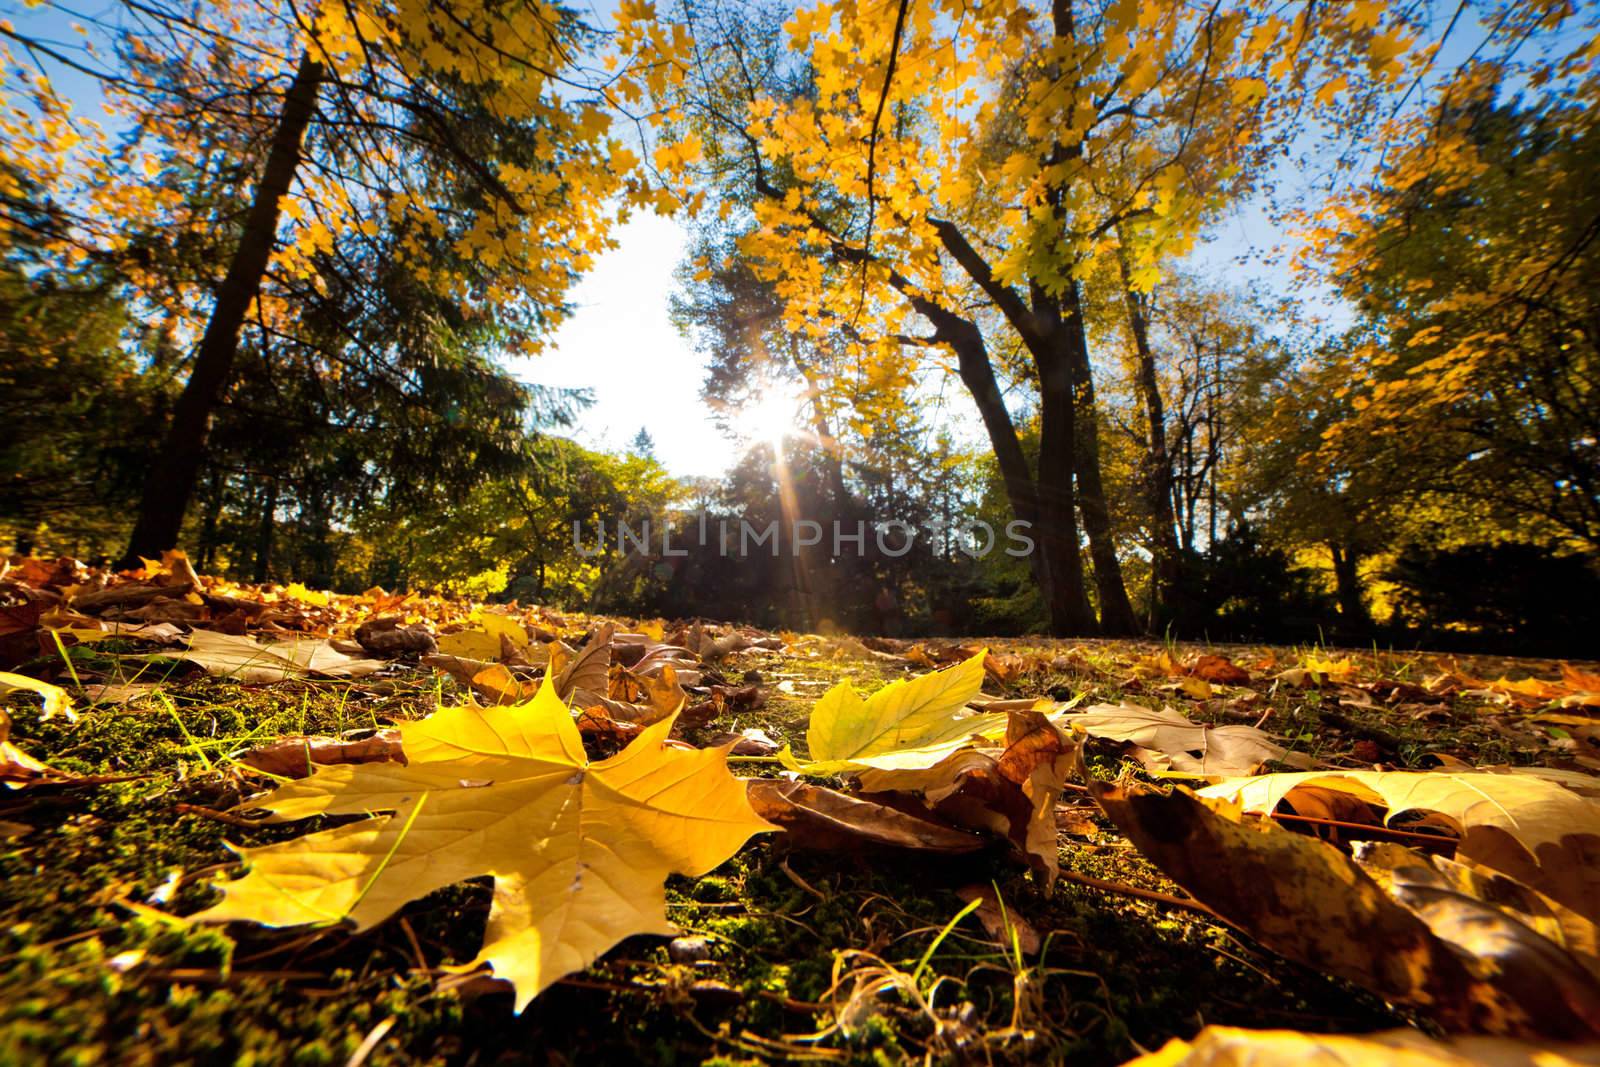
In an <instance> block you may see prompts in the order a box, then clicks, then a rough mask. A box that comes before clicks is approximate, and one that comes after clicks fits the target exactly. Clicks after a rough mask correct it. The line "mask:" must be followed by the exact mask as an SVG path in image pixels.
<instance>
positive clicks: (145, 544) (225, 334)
mask: <svg viewBox="0 0 1600 1067" xmlns="http://www.w3.org/2000/svg"><path fill="white" fill-rule="evenodd" d="M322 78H323V69H322V65H321V64H319V63H317V62H315V61H313V60H312V59H311V57H310V56H302V57H301V59H300V66H299V68H298V69H297V70H296V71H295V76H294V81H293V82H292V83H290V85H289V91H288V93H287V94H286V95H285V96H284V100H283V111H282V113H281V114H280V115H279V116H278V128H277V130H276V131H275V132H274V133H273V137H272V146H271V148H270V149H269V150H268V152H267V161H266V165H265V166H264V167H263V168H262V171H261V182H260V184H259V185H257V186H256V192H255V199H254V200H253V201H251V204H250V211H249V214H248V215H247V216H246V217H245V222H244V230H243V232H242V233H241V234H240V236H239V245H238V247H237V248H236V249H235V250H234V253H233V261H232V262H231V263H229V264H228V273H227V274H226V276H224V278H223V279H222V285H221V286H220V287H219V288H218V290H217V300H216V304H215V305H214V306H213V307H212V309H211V319H210V321H209V322H207V323H206V331H205V334H204V335H203V336H202V337H201V339H200V347H199V348H198V349H196V351H195V356H194V366H193V368H192V369H191V370H190V372H189V380H188V382H187V383H186V384H185V385H184V387H183V393H182V394H181V395H180V396H179V397H178V402H177V404H176V405H175V406H174V408H173V411H172V422H171V424H170V425H169V426H168V428H167V434H166V438H165V439H164V440H163V442H162V445H161V451H160V452H158V453H157V454H156V456H155V460H154V462H153V463H152V464H151V466H150V473H149V476H148V478H147V479H146V481H145V486H144V495H143V496H142V497H141V499H140V501H139V517H138V520H137V521H136V522H135V523H134V527H133V534H132V535H131V536H130V538H129V540H128V550H127V552H126V553H125V554H124V556H123V559H122V564H121V565H122V566H124V567H126V566H134V565H137V563H138V559H139V557H140V556H146V557H149V558H151V559H158V558H160V556H161V553H162V552H163V551H165V550H166V549H169V548H176V547H177V544H178V535H179V531H180V530H181V528H182V526H183V516H184V512H185V511H187V510H188V507H189V499H190V497H192V496H193V495H194V486H195V480H196V478H197V477H198V475H199V471H200V463H201V460H202V459H203V457H204V454H205V447H206V436H207V434H208V433H209V432H210V424H211V413H212V410H213V409H214V408H215V407H216V405H217V403H218V401H219V400H220V399H221V398H222V395H223V393H224V391H225V390H226V389H227V386H228V380H229V378H230V377H231V376H232V372H233V360H234V356H235V354H236V353H237V352H238V349H239V330H240V328H241V327H242V326H243V324H244V317H245V314H246V312H248V311H249V309H250V305H251V303H252V302H253V301H254V300H255V298H256V295H257V293H258V292H259V291H260V289H261V279H262V278H263V277H264V276H265V274H266V270H267V260H268V259H269V258H270V257H271V255H272V246H273V242H274V240H275V238H276V235H277V231H278V216H279V211H280V208H281V205H282V202H283V198H284V196H285V195H286V194H287V193H288V191H289V186H290V184H291V183H292V182H293V181H294V175H295V171H296V170H297V169H298V167H299V165H300V143H301V140H302V138H303V137H304V136H305V131H306V127H307V125H309V124H310V122H311V115H312V112H313V111H315V110H316V105H317V92H318V90H319V89H320V88H321V84H322Z"/></svg>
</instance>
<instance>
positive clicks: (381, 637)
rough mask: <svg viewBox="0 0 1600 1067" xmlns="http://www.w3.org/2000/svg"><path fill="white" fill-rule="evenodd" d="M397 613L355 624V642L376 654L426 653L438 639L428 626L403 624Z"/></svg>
mask: <svg viewBox="0 0 1600 1067" xmlns="http://www.w3.org/2000/svg"><path fill="white" fill-rule="evenodd" d="M403 623H404V620H403V619H401V617H400V616H398V615H381V616H379V617H377V618H375V619H368V620H367V621H366V622H364V623H362V624H361V625H360V626H358V627H356V633H355V637H356V643H357V644H359V645H360V646H361V647H362V648H363V649H365V650H366V651H367V652H368V653H370V654H371V655H374V656H403V655H408V654H415V655H427V654H428V653H430V652H433V651H435V650H436V649H437V648H438V642H437V641H436V640H435V638H434V636H433V634H432V633H431V632H430V631H429V630H428V628H427V627H426V626H422V625H411V626H407V625H404V624H403Z"/></svg>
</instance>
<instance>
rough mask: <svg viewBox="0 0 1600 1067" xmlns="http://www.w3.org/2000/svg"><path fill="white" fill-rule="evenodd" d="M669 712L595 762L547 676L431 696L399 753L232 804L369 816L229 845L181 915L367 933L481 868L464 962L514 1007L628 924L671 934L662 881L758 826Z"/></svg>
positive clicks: (695, 868) (729, 780)
mask: <svg viewBox="0 0 1600 1067" xmlns="http://www.w3.org/2000/svg"><path fill="white" fill-rule="evenodd" d="M671 729H672V720H671V719H666V720H663V721H662V722H660V723H657V724H656V725H654V726H651V727H649V728H647V729H646V730H645V731H644V732H643V733H641V734H640V735H639V737H637V738H636V739H635V740H634V742H633V743H632V744H630V745H629V746H628V747H627V748H626V749H624V750H623V751H621V752H620V753H618V754H617V755H615V756H613V757H611V758H610V759H607V760H603V761H600V762H596V763H591V762H590V761H589V759H588V757H587V756H586V755H585V754H584V751H583V744H582V741H581V740H580V738H579V734H578V728H577V726H576V725H574V723H573V721H572V714H571V712H570V711H569V710H568V708H567V706H566V705H565V704H564V703H563V702H562V701H561V699H560V698H559V697H557V696H556V694H555V690H554V688H553V687H552V686H551V685H548V684H546V685H544V686H541V687H540V690H539V693H538V695H537V696H536V697H535V698H534V699H533V700H532V701H530V702H529V703H527V704H524V705H518V706H515V707H504V708H489V709H487V710H479V709H476V708H446V709H443V710H441V711H439V712H438V713H436V714H434V715H432V716H429V717H428V718H426V719H423V720H420V721H417V722H404V723H401V724H400V725H399V727H398V730H399V733H400V738H401V744H402V746H403V748H404V750H405V754H406V757H407V759H408V761H409V762H408V763H407V764H399V763H388V762H383V763H363V764H341V765H338V766H333V767H318V768H316V771H315V773H313V774H312V775H311V777H309V778H306V779H304V780H302V781H298V782H290V783H288V784H287V785H284V786H281V787H279V788H278V789H277V790H275V791H274V792H272V793H271V794H269V795H267V796H265V797H262V798H258V799H256V800H252V801H250V802H249V803H248V804H247V805H246V807H248V808H259V809H266V810H269V811H271V812H272V815H271V817H270V819H269V821H272V822H284V821H290V820H296V819H303V818H307V817H309V816H312V815H369V814H370V813H372V812H380V813H384V814H379V815H377V816H376V817H373V818H366V819H362V820H359V821H356V822H350V823H346V824H343V825H341V826H337V827H334V828H333V829H329V830H323V831H320V832H318V833H314V834H310V835H309V836H306V837H302V838H297V839H294V840H290V841H284V842H281V843H279V844H274V845H268V846H266V847H263V848H246V849H241V850H239V851H240V856H241V858H242V859H243V860H244V862H245V864H246V866H247V867H248V868H249V873H248V874H247V875H246V876H245V877H244V878H242V879H240V880H238V881H233V882H224V883H220V884H219V885H218V888H220V889H221V890H222V893H223V898H222V900H221V902H219V903H218V904H216V905H215V906H214V907H212V908H210V909H208V910H206V911H204V912H201V913H200V914H199V915H198V916H196V918H197V919H199V920H201V921H206V922H226V921H232V920H245V921H250V922H259V923H265V924H267V925H270V926H297V925H302V924H308V923H309V924H319V925H320V924H327V923H336V922H339V921H341V920H344V919H350V920H353V921H354V922H355V924H356V925H357V927H358V928H361V929H365V928H367V927H370V926H372V925H374V924H375V923H378V922H381V921H382V920H384V919H386V918H388V917H389V916H390V915H392V914H393V913H394V912H395V911H396V910H398V909H399V908H400V907H401V906H402V905H404V904H406V903H407V902H409V901H411V900H415V899H417V898H418V897H421V896H423V895H425V894H427V893H429V892H432V891H433V890H435V889H440V888H443V887H444V886H447V885H452V884H454V883H456V882H461V881H465V880H466V879H469V878H477V877H480V876H483V875H492V876H493V878H494V898H493V903H492V904H491V906H490V911H489V925H488V929H487V932H486V933H485V936H484V944H483V948H482V950H481V951H480V952H479V954H478V956H477V957H476V959H474V960H473V961H472V962H471V963H469V964H467V965H466V969H473V968H476V967H479V966H482V965H485V964H487V965H488V966H489V967H491V968H492V969H493V971H494V973H495V976H496V977H497V978H501V979H504V980H506V981H509V982H511V983H512V985H513V986H514V987H515V997H516V1009H517V1010H518V1011H521V1010H522V1008H524V1007H526V1006H527V1004H528V1002H529V1001H530V1000H532V999H533V998H534V997H535V996H537V995H538V993H539V992H540V991H541V990H543V989H544V988H545V987H546V986H548V985H549V984H550V983H551V982H553V981H555V980H556V979H557V978H560V977H561V976H562V975H565V974H569V973H571V972H572V971H575V970H578V969H580V968H582V967H584V966H587V965H588V964H589V963H590V962H591V961H592V960H594V959H595V958H596V957H597V956H598V955H599V954H600V953H602V952H604V951H605V950H606V949H608V948H610V947H611V946H612V945H614V944H616V943H617V942H618V941H620V940H622V939H623V938H625V937H628V936H630V935H633V934H642V933H655V934H672V933H676V932H677V931H676V930H675V929H674V928H673V927H672V925H671V924H670V923H668V922H667V920H666V889H665V879H666V877H667V875H669V874H671V873H674V872H676V873H680V874H685V875H690V876H697V875H701V874H704V873H705V872H707V871H709V870H710V869H711V868H713V867H715V866H717V865H718V864H720V863H721V862H723V861H724V860H725V859H727V858H728V857H729V856H731V855H733V853H734V852H735V851H737V850H738V848H739V846H740V845H742V844H743V843H744V842H745V841H746V840H747V839H748V838H749V837H750V835H752V834H755V833H759V832H761V831H763V830H767V829H770V828H771V827H770V826H769V825H768V824H767V823H766V822H765V821H763V820H762V819H760V818H759V817H757V815H756V814H755V812H754V811H753V810H751V807H750V804H749V802H748V801H747V800H746V799H745V787H744V784H743V783H742V782H740V781H739V780H738V779H736V778H734V777H733V776H732V775H731V774H729V773H728V770H727V766H726V757H725V754H724V753H723V752H721V751H720V750H717V749H707V750H684V749H680V748H676V747H673V746H671V745H669V744H668V742H667V735H668V733H669V732H670V731H671Z"/></svg>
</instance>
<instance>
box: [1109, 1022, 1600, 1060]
mask: <svg viewBox="0 0 1600 1067" xmlns="http://www.w3.org/2000/svg"><path fill="white" fill-rule="evenodd" d="M1266 1064H1276V1065H1283V1067H1361V1065H1363V1064H1371V1065H1373V1067H1594V1065H1596V1064H1600V1048H1597V1047H1596V1046H1594V1045H1574V1046H1559V1045H1550V1044H1548V1043H1543V1042H1541V1043H1539V1044H1536V1045H1535V1044H1526V1043H1524V1042H1521V1041H1513V1040H1511V1039H1509V1038H1504V1037H1456V1038H1453V1039H1451V1040H1448V1041H1436V1040H1434V1039H1433V1038H1431V1037H1429V1036H1427V1035H1426V1034H1423V1033H1421V1032H1419V1031H1416V1030H1385V1031H1382V1032H1380V1033H1375V1034H1362V1035H1359V1036H1358V1035H1351V1034H1302V1033H1298V1032H1297V1031H1294V1030H1242V1029H1239V1028H1238V1027H1234V1026H1208V1027H1206V1028H1205V1029H1204V1030H1201V1031H1200V1033H1199V1034H1198V1035H1197V1036H1196V1037H1195V1038H1194V1040H1193V1041H1187V1042H1186V1041H1180V1040H1179V1039H1178V1038H1173V1039H1171V1040H1170V1041H1168V1042H1167V1043H1166V1044H1165V1045H1163V1046H1162V1047H1161V1048H1160V1049H1159V1050H1157V1051H1155V1052H1149V1053H1146V1054H1145V1055H1143V1056H1140V1057H1138V1058H1136V1059H1132V1060H1129V1061H1128V1062H1127V1063H1125V1064H1123V1067H1263V1065H1266Z"/></svg>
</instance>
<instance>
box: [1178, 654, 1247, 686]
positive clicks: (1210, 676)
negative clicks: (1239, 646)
mask: <svg viewBox="0 0 1600 1067" xmlns="http://www.w3.org/2000/svg"><path fill="white" fill-rule="evenodd" d="M1189 673H1190V674H1192V675H1193V676H1194V677H1196V678H1199V679H1201V680H1202V681H1206V682H1213V683H1215V684H1217V685H1249V684H1250V672H1249V671H1247V670H1245V669H1244V668H1243V667H1240V666H1238V665H1237V664H1236V663H1234V662H1233V660H1231V659H1229V658H1228V657H1227V656H1210V655H1207V656H1201V657H1200V658H1199V659H1197V660H1195V661H1194V663H1193V665H1191V666H1190V667H1189Z"/></svg>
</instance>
